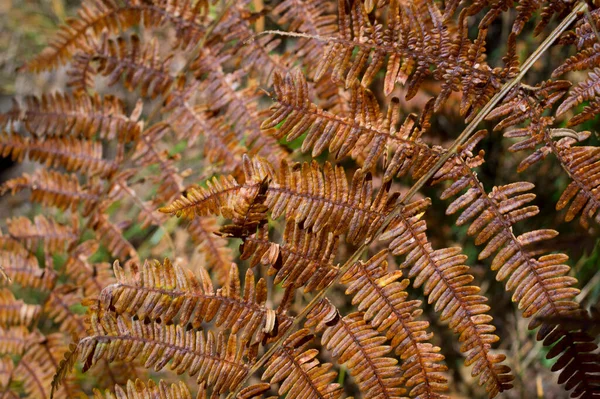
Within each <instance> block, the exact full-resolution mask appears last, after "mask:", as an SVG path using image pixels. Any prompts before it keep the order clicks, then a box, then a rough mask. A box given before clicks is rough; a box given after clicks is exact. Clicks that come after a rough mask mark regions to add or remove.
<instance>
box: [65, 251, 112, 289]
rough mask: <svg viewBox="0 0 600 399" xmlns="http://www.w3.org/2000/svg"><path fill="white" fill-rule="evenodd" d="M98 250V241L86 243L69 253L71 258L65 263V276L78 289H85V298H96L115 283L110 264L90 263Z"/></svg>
mask: <svg viewBox="0 0 600 399" xmlns="http://www.w3.org/2000/svg"><path fill="white" fill-rule="evenodd" d="M98 248H99V244H98V242H97V241H94V240H87V241H84V242H82V243H81V244H79V245H78V246H77V247H76V248H74V249H72V250H71V251H70V252H69V257H68V258H67V260H66V261H65V266H64V270H65V274H66V275H67V276H68V277H69V279H70V280H71V281H72V282H73V283H74V284H75V285H76V286H77V287H80V288H82V289H83V295H84V296H85V297H96V296H97V295H98V294H100V292H101V291H102V289H104V287H106V286H108V285H110V284H112V283H114V281H115V279H114V276H113V272H112V267H111V265H110V263H91V262H90V261H89V257H90V256H92V255H93V254H94V253H95V252H96V251H97V250H98Z"/></svg>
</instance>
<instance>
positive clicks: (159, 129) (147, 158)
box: [133, 123, 185, 203]
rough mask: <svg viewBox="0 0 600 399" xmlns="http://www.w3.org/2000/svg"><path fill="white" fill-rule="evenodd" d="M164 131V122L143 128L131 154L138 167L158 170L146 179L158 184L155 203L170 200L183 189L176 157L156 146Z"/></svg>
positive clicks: (166, 129) (181, 176) (181, 174)
mask: <svg viewBox="0 0 600 399" xmlns="http://www.w3.org/2000/svg"><path fill="white" fill-rule="evenodd" d="M166 131H168V125H166V124H164V123H157V124H154V125H152V126H151V127H149V128H148V129H146V130H144V135H143V136H142V138H141V140H139V141H138V145H137V148H136V151H135V153H134V155H133V159H134V161H135V164H136V166H138V167H140V168H145V167H150V166H155V167H158V169H159V171H160V173H158V174H156V175H151V176H149V177H148V180H150V181H151V182H153V183H154V184H156V185H158V187H157V190H156V191H157V194H156V198H155V203H160V202H163V201H169V200H172V199H173V198H174V197H176V196H178V195H181V193H182V192H183V191H184V189H185V186H184V185H183V178H184V176H183V173H182V172H180V171H179V169H178V168H177V165H176V163H175V161H176V158H173V157H171V156H169V154H168V151H161V150H160V149H159V147H158V146H157V144H158V143H157V141H159V138H160V137H162V135H163V134H165V132H166Z"/></svg>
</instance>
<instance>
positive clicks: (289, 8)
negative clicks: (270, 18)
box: [271, 0, 337, 72]
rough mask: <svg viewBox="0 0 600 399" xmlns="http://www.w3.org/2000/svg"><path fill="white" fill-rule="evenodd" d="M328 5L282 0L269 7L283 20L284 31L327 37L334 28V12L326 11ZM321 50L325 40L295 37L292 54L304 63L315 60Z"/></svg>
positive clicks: (331, 33)
mask: <svg viewBox="0 0 600 399" xmlns="http://www.w3.org/2000/svg"><path fill="white" fill-rule="evenodd" d="M331 6H332V4H328V3H323V2H319V1H315V0H308V1H303V0H284V1H282V2H281V3H279V4H278V5H277V6H276V7H275V8H273V9H272V10H271V14H273V15H274V16H277V22H278V23H279V25H286V24H287V31H288V32H302V33H306V34H309V35H312V36H321V37H328V36H333V34H335V32H336V30H337V23H336V22H337V16H336V15H335V14H331V13H330V12H331V8H332V7H331ZM324 52H325V43H323V42H321V41H319V40H311V39H307V38H299V39H298V44H297V45H296V48H295V49H294V55H295V56H296V57H298V58H299V61H301V62H302V64H303V65H306V66H310V65H315V64H317V63H318V62H319V61H320V60H321V57H322V56H323V54H324ZM309 72H314V70H309Z"/></svg>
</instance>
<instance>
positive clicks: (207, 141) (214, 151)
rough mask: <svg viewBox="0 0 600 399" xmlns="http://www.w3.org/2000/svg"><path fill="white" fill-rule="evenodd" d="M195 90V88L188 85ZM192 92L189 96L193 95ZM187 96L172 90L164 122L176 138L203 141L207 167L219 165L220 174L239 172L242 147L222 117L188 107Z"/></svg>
mask: <svg viewBox="0 0 600 399" xmlns="http://www.w3.org/2000/svg"><path fill="white" fill-rule="evenodd" d="M190 86H191V87H192V88H194V89H196V85H195V84H194V85H190ZM194 92H195V90H192V91H191V93H194ZM189 95H190V93H187V92H180V91H175V90H173V91H172V92H171V94H170V95H169V97H168V98H167V100H166V105H165V111H168V112H170V113H169V116H168V117H167V122H168V123H169V125H170V126H171V127H172V128H173V130H174V132H175V134H176V135H177V137H178V138H186V139H187V140H188V143H189V144H190V145H191V144H194V143H195V142H196V140H198V138H199V137H201V138H202V139H204V155H205V156H206V158H207V159H208V160H209V162H211V163H217V164H221V165H223V167H224V171H228V172H229V171H234V170H236V169H237V168H240V169H241V164H242V155H243V153H244V147H243V146H241V145H240V143H239V141H238V139H237V137H236V135H235V132H234V131H233V130H232V129H230V127H229V126H228V125H227V123H226V121H225V119H224V118H222V117H216V116H214V115H213V114H212V113H209V112H206V110H205V107H204V106H198V107H196V106H192V105H191V102H190V99H189V98H188V97H189Z"/></svg>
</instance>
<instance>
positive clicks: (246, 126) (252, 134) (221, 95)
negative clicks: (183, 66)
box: [190, 47, 287, 164]
mask: <svg viewBox="0 0 600 399" xmlns="http://www.w3.org/2000/svg"><path fill="white" fill-rule="evenodd" d="M218 51H219V49H218V47H217V48H216V49H215V48H213V49H211V48H209V47H205V48H203V49H202V50H201V51H200V53H199V54H198V57H197V58H195V59H194V61H193V62H192V63H191V65H190V71H192V72H193V73H194V75H195V76H196V78H197V79H201V80H202V84H201V85H200V87H199V90H201V91H202V92H203V93H204V95H205V96H206V101H207V103H208V105H209V108H210V109H211V110H214V111H217V110H220V109H221V110H223V113H224V115H225V119H226V120H228V121H231V122H234V123H232V125H233V126H232V127H231V129H232V130H233V131H234V132H235V134H236V136H237V139H238V141H246V143H247V144H246V147H247V148H248V150H249V152H250V153H251V154H253V155H258V156H261V157H263V158H266V159H268V160H269V161H270V162H271V163H274V164H277V163H279V162H280V161H281V160H282V159H283V158H285V157H286V155H287V152H286V151H285V150H284V148H283V147H282V146H281V145H280V144H279V143H278V142H277V140H276V138H275V137H273V136H272V134H273V130H265V129H261V124H260V120H261V118H260V117H259V113H258V109H257V106H256V104H257V103H258V98H259V97H260V96H261V94H260V93H259V92H257V88H256V87H253V86H248V87H245V88H243V89H241V90H240V89H236V87H237V86H239V85H240V84H239V82H238V81H239V80H240V79H241V78H242V77H243V75H242V74H240V73H239V72H242V71H241V70H238V71H237V72H238V73H236V74H226V73H225V72H224V71H223V66H222V62H223V61H224V60H223V58H227V57H224V56H222V55H220V54H219V53H218ZM244 62H248V60H244ZM263 66H264V65H263ZM231 122H230V123H231Z"/></svg>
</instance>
